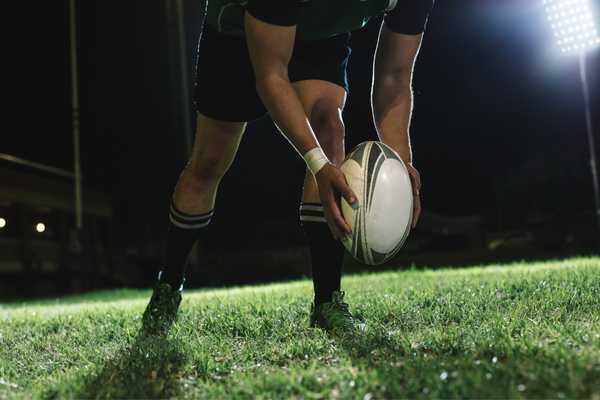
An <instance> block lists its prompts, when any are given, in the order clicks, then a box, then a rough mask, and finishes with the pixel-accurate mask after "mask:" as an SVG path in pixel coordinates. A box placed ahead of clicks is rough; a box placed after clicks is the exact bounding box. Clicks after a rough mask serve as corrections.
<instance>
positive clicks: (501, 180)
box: [0, 0, 600, 241]
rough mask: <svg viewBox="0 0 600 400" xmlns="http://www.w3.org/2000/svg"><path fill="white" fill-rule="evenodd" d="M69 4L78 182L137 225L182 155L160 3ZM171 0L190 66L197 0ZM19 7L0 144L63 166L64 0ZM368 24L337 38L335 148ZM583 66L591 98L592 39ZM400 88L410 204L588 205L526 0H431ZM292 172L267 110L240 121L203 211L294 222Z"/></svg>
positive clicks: (371, 36) (550, 209)
mask: <svg viewBox="0 0 600 400" xmlns="http://www.w3.org/2000/svg"><path fill="white" fill-rule="evenodd" d="M78 4H79V9H78V23H79V52H80V53H79V61H80V77H81V88H80V89H81V109H82V127H81V129H82V157H83V159H82V163H83V165H82V168H83V173H84V177H85V184H86V185H89V186H91V187H94V188H97V189H101V190H104V191H106V192H108V193H110V194H112V197H113V199H114V210H115V216H116V217H117V218H116V220H117V221H118V223H117V231H118V232H119V235H118V236H120V238H119V239H120V240H123V241H127V239H126V238H128V237H129V238H130V237H132V236H135V235H136V234H137V233H138V232H139V230H140V227H144V228H143V229H147V228H150V229H156V230H160V229H162V227H164V226H165V222H166V216H167V214H166V211H167V208H166V205H167V204H168V201H169V196H170V192H171V190H172V187H173V185H174V183H175V180H176V177H177V175H178V173H179V170H180V169H181V168H182V166H183V164H184V162H185V157H184V154H183V149H184V147H183V137H182V133H181V130H180V129H178V128H177V126H178V125H177V121H176V120H175V116H174V115H175V113H173V112H172V110H173V104H174V102H176V101H177V100H176V97H175V95H176V93H175V92H176V91H175V90H174V89H173V88H172V87H171V86H172V81H171V79H170V73H169V68H170V64H171V61H170V58H169V52H168V45H169V42H168V39H167V33H166V23H165V16H164V14H165V12H164V7H163V3H162V2H160V1H156V0H145V1H137V0H136V1H127V2H122V1H106V0H105V1H91V0H89V1H79V2H78ZM186 6H187V16H186V24H187V31H188V32H187V37H188V43H187V44H188V48H189V54H190V65H191V63H192V59H193V57H194V49H195V46H196V43H195V41H196V40H197V35H198V33H199V30H200V24H201V15H200V9H201V7H200V2H198V3H193V2H191V1H189V0H187V1H186ZM20 7H23V10H21V11H22V12H23V13H28V14H27V15H30V18H29V19H28V21H27V22H28V23H27V24H26V27H22V31H23V32H21V33H20V34H19V37H20V39H19V40H18V41H16V42H15V44H13V46H14V48H13V49H12V53H13V54H14V57H11V60H12V65H13V66H14V68H15V74H14V75H13V76H14V77H15V82H18V87H17V88H16V90H14V92H11V93H10V96H11V98H12V99H14V105H15V107H14V112H11V113H10V114H11V115H9V116H8V118H9V119H10V118H15V119H16V120H15V121H14V122H15V123H16V124H18V125H15V126H18V127H20V129H18V130H16V131H13V132H11V133H8V132H6V131H5V133H3V134H2V141H1V142H0V152H5V153H10V154H14V155H17V156H20V157H24V158H27V159H32V160H35V161H38V162H44V163H47V164H51V165H54V166H58V167H62V168H65V169H71V168H72V167H71V164H72V157H71V146H72V144H71V124H70V92H69V91H70V83H69V80H70V72H69V58H68V57H69V53H68V2H67V1H66V0H60V1H58V2H42V3H39V4H36V6H35V7H36V10H35V12H32V11H33V10H27V9H25V8H26V6H25V5H23V6H20ZM378 23H379V20H374V21H373V23H371V24H370V25H369V26H368V27H367V28H366V29H364V30H363V31H361V32H358V33H355V34H354V35H353V53H352V59H351V65H350V84H351V95H350V98H349V103H348V106H347V109H346V112H345V118H346V123H347V124H346V126H347V144H348V148H350V147H352V146H353V145H355V144H358V143H360V142H361V141H364V140H368V139H374V136H373V135H374V130H373V127H372V123H371V116H370V108H369V98H368V91H369V85H370V76H371V73H370V66H371V63H372V52H373V49H374V44H375V39H376V33H377V28H378ZM589 70H590V72H591V77H590V78H591V87H592V98H593V100H594V102H595V103H598V99H599V94H598V92H600V90H598V88H600V79H599V76H598V75H600V74H599V73H598V71H600V56H599V51H598V50H596V51H595V52H594V53H592V54H591V56H590V60H589ZM414 87H415V112H414V115H413V125H412V132H411V133H412V142H413V149H414V153H415V157H414V158H415V165H416V167H417V168H418V169H419V170H420V171H421V174H422V177H423V191H422V195H423V203H424V208H425V210H427V211H429V212H433V213H437V214H442V215H449V216H462V215H481V216H484V217H485V218H486V223H487V224H488V228H489V229H490V230H497V229H500V228H502V229H509V228H518V227H519V223H520V222H521V223H524V222H523V221H525V220H526V218H527V216H529V215H531V214H532V213H536V212H537V213H542V214H547V215H551V216H553V217H559V218H561V217H562V218H579V217H581V218H585V215H586V213H587V215H591V212H592V207H593V202H592V189H591V178H590V174H589V168H588V161H587V160H588V147H587V141H586V136H585V130H584V120H583V109H582V99H581V92H580V86H579V80H578V69H577V63H576V60H575V59H573V58H568V57H566V58H561V57H559V54H558V51H557V50H556V49H555V48H554V46H553V43H552V37H551V36H550V32H549V31H548V26H547V24H546V23H545V19H544V15H543V13H542V9H541V1H537V0H536V1H534V0H504V1H502V2H499V1H495V0H476V1H475V0H470V1H467V0H465V1H462V2H460V3H456V2H452V1H449V0H439V1H437V3H436V5H435V8H434V11H433V13H432V15H431V17H430V20H429V25H428V30H427V33H426V35H425V40H424V43H423V47H422V50H421V53H420V56H419V59H418V62H417V66H416V70H415V80H414ZM224 95H225V94H224ZM227 95H235V94H227ZM594 112H595V114H594V120H595V121H596V138H597V142H600V138H598V127H599V126H600V124H598V119H599V118H598V110H597V107H596V108H595V111H594ZM302 175H303V163H302V162H301V160H300V158H299V157H298V156H297V155H296V154H295V153H294V152H293V151H292V150H291V148H290V147H289V146H288V144H287V142H286V141H285V140H284V138H283V137H282V136H281V135H279V134H277V133H276V132H275V130H274V128H273V126H272V123H271V122H270V120H268V118H265V119H263V120H260V121H257V122H255V123H253V124H252V125H251V126H250V128H249V130H248V132H247V133H246V136H245V138H244V140H243V142H242V146H241V148H240V153H239V155H238V159H237V161H236V163H235V164H234V166H233V168H232V170H231V171H230V173H229V174H228V176H227V177H226V178H225V180H224V182H223V185H222V190H221V192H220V194H219V200H218V204H217V219H216V221H217V224H221V226H222V227H225V226H227V227H232V226H233V227H236V226H238V227H242V228H241V229H234V230H233V231H232V230H231V229H230V228H229V231H230V233H231V234H232V235H233V237H234V238H235V235H236V234H238V235H239V236H240V237H243V236H244V235H248V234H249V233H251V232H252V229H253V228H252V227H253V226H255V225H258V224H261V223H263V222H264V221H267V220H282V221H288V222H289V223H290V224H294V223H295V221H296V220H297V206H298V201H299V198H300V184H301V180H302ZM536 210H537V211H536ZM499 215H502V217H499ZM507 215H508V216H507ZM223 229H224V228H223Z"/></svg>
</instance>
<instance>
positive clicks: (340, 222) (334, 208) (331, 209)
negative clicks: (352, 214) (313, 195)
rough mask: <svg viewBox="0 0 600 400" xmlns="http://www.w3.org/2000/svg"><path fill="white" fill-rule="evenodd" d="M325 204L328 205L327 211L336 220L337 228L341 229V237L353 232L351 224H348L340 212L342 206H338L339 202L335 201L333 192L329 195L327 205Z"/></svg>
mask: <svg viewBox="0 0 600 400" xmlns="http://www.w3.org/2000/svg"><path fill="white" fill-rule="evenodd" d="M323 206H324V207H327V212H328V213H329V215H330V217H331V218H332V219H333V221H334V222H335V224H336V226H337V228H338V229H339V230H340V238H342V237H344V236H346V235H349V234H351V233H352V230H351V229H350V226H348V224H347V223H346V220H345V219H344V217H343V216H342V213H341V212H340V208H339V207H338V205H337V202H336V201H335V197H334V196H333V192H332V193H331V194H330V195H329V196H328V197H327V205H325V204H324V205H323Z"/></svg>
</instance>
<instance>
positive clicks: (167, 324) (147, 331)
mask: <svg viewBox="0 0 600 400" xmlns="http://www.w3.org/2000/svg"><path fill="white" fill-rule="evenodd" d="M180 303H181V290H178V289H173V288H172V287H171V285H170V284H168V283H164V282H157V284H156V286H155V287H154V291H153V292H152V297H151V298H150V302H149V303H148V306H147V307H146V311H144V316H143V317H142V332H143V333H144V335H146V336H162V335H166V334H167V333H168V332H169V329H171V326H172V325H173V323H175V320H176V319H177V310H178V309H179V304H180Z"/></svg>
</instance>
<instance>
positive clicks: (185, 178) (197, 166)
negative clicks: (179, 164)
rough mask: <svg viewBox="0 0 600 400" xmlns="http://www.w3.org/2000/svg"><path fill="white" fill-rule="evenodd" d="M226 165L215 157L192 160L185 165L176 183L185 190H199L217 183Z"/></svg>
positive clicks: (223, 173) (225, 169)
mask: <svg viewBox="0 0 600 400" xmlns="http://www.w3.org/2000/svg"><path fill="white" fill-rule="evenodd" d="M225 172H227V167H226V166H224V165H223V161H222V160H221V159H219V158H217V157H203V158H202V159H201V160H192V161H190V162H189V163H188V165H186V167H185V168H184V170H183V172H182V173H181V176H180V177H179V182H178V183H177V185H178V186H179V187H180V189H181V190H183V191H186V192H200V191H203V190H206V189H208V188H212V187H213V186H214V185H217V184H218V183H219V182H220V181H221V178H223V175H225Z"/></svg>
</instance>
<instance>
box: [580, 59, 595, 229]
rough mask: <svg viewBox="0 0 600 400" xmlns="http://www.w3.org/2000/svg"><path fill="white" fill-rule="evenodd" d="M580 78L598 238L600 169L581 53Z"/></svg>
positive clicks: (588, 91) (584, 66)
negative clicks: (599, 181) (599, 168)
mask: <svg viewBox="0 0 600 400" xmlns="http://www.w3.org/2000/svg"><path fill="white" fill-rule="evenodd" d="M579 76H580V78H581V88H582V91H583V102H584V106H585V126H586V130H587V137H588V144H589V147H590V170H591V172H592V184H593V187H594V202H595V205H596V210H595V211H596V224H597V226H598V237H600V189H599V188H598V168H597V164H596V148H595V145H594V131H593V129H592V112H591V111H590V90H589V87H588V81H587V68H586V63H585V53H584V52H583V51H582V52H580V53H579Z"/></svg>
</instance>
